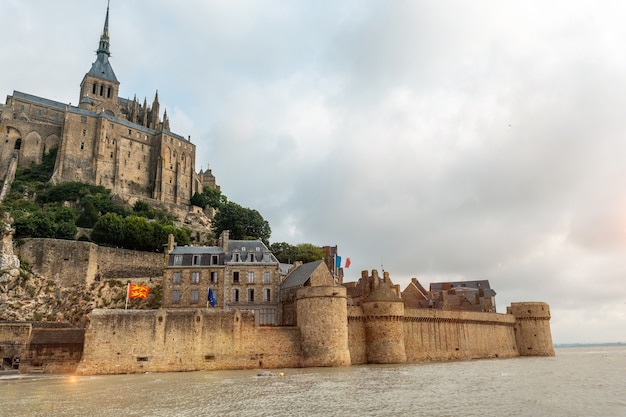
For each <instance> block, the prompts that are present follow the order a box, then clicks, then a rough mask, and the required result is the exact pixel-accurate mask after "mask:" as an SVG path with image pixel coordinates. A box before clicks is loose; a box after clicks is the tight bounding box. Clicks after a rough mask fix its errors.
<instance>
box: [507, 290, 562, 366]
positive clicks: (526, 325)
mask: <svg viewBox="0 0 626 417" xmlns="http://www.w3.org/2000/svg"><path fill="white" fill-rule="evenodd" d="M507 313H508V314H513V315H514V316H515V318H516V321H515V342H516V343H517V349H518V350H519V354H520V356H554V346H553V345H552V333H551V331H550V306H548V304H547V303H543V302H534V303H533V302H526V303H511V305H510V306H509V307H507Z"/></svg>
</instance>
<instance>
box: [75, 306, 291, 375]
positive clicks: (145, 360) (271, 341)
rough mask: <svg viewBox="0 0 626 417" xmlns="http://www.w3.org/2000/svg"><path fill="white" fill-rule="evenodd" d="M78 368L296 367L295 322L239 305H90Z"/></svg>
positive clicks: (99, 370) (129, 370)
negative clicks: (273, 321) (263, 323)
mask: <svg viewBox="0 0 626 417" xmlns="http://www.w3.org/2000/svg"><path fill="white" fill-rule="evenodd" d="M90 319H91V320H90V324H89V326H88V328H87V333H86V336H85V349H84V354H83V360H82V361H81V363H80V365H79V367H78V369H77V372H78V373H80V374H119V373H133V372H148V371H149V372H167V371H194V370H217V369H251V368H278V367H298V366H299V364H300V350H301V348H300V331H299V329H298V328H296V327H257V326H256V325H255V317H254V314H253V313H251V312H243V311H238V310H231V311H225V310H217V309H215V310H213V309H211V310H208V309H195V310H149V311H146V310H141V311H139V310H94V311H92V312H91V314H90Z"/></svg>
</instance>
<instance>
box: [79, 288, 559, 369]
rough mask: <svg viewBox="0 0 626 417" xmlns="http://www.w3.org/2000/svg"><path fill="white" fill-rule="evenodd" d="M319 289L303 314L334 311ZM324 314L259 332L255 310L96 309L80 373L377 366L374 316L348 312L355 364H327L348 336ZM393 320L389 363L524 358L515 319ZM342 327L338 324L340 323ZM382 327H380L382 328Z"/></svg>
mask: <svg viewBox="0 0 626 417" xmlns="http://www.w3.org/2000/svg"><path fill="white" fill-rule="evenodd" d="M315 288H316V289H317V290H318V291H317V292H314V293H312V294H304V293H303V294H301V295H300V296H299V298H300V299H301V300H307V301H306V303H305V304H306V305H305V304H302V305H301V306H300V307H299V308H304V307H307V306H308V307H309V308H311V309H312V310H315V308H316V307H324V306H326V307H328V303H329V302H331V300H330V299H332V297H326V295H328V294H325V293H323V291H322V290H324V288H325V287H321V288H320V287H315ZM338 299H342V298H341V297H338ZM299 301H300V300H299ZM317 302H319V305H317V304H316V303H317ZM519 304H520V306H518V307H517V308H522V307H523V308H524V309H525V311H527V310H528V309H529V308H528V306H527V305H526V304H524V303H519ZM544 308H545V307H544ZM530 309H531V311H533V310H532V308H530ZM326 310H328V311H327V313H328V314H327V317H326V318H325V319H324V320H321V317H322V316H324V315H323V314H322V315H321V316H318V315H317V313H315V311H312V314H311V317H313V320H311V321H310V322H307V323H306V325H305V326H304V327H303V328H299V327H293V326H283V327H259V326H258V325H257V324H256V323H255V317H254V314H253V313H252V312H243V311H239V310H222V309H177V310H164V309H161V310H150V311H145V310H141V311H139V310H94V311H93V312H92V313H91V314H90V324H89V327H88V328H87V330H86V336H85V348H84V354H83V359H82V361H81V363H80V365H79V367H78V373H81V374H117V373H133V372H167V371H192V370H218V369H253V368H294V367H302V366H344V365H350V364H351V365H359V364H366V363H371V361H370V360H369V358H368V349H369V348H370V347H371V346H374V347H375V348H376V349H379V350H380V349H383V348H384V344H381V343H380V339H383V338H387V336H388V335H387V334H386V333H385V332H384V331H383V333H381V334H374V333H373V332H372V328H369V329H368V328H367V326H366V324H367V321H368V320H369V318H368V316H367V315H365V314H364V313H363V310H362V309H361V307H349V308H348V310H347V313H346V316H347V321H345V320H344V321H343V323H344V326H345V327H346V330H345V332H347V339H348V348H349V358H347V359H344V356H343V355H342V354H341V349H339V354H340V355H339V359H341V360H339V361H335V359H336V358H334V357H333V358H331V360H326V359H328V358H329V357H330V356H329V355H330V354H331V352H330V351H329V350H328V349H326V348H331V350H333V349H334V350H337V349H335V348H337V347H338V346H339V344H338V343H337V341H339V342H340V341H341V339H342V337H343V336H341V337H340V336H337V335H338V334H339V333H341V332H340V329H338V328H336V327H337V326H334V327H332V326H331V327H332V329H333V330H332V332H331V333H330V334H328V333H326V332H325V329H326V327H325V325H326V324H328V323H330V322H332V321H333V318H335V316H336V314H337V312H338V311H339V309H336V310H335V309H333V308H330V310H329V309H328V308H327V309H326ZM342 311H345V310H342ZM302 313H304V311H302ZM316 318H317V319H316ZM318 319H319V320H318ZM316 320H317V321H318V322H319V323H320V325H319V326H318V327H319V328H315V325H314V321H316ZM376 320H377V321H384V320H383V318H382V317H376ZM395 321H398V322H400V325H401V327H402V338H403V343H404V347H405V359H402V360H400V362H389V363H402V362H407V363H415V362H423V361H442V360H457V359H481V358H509V357H517V356H520V352H519V347H518V345H517V342H516V334H515V333H516V332H515V330H514V329H515V326H516V325H517V324H518V319H517V318H516V316H514V315H513V314H498V313H480V312H460V311H441V310H431V309H406V310H405V312H404V316H403V317H399V316H394V325H396V323H395ZM341 322H342V320H338V323H341ZM378 327H380V328H381V329H382V327H383V326H378ZM375 328H376V327H375ZM548 329H549V327H548ZM381 331H382V330H381ZM324 334H328V338H327V339H326V340H327V343H326V345H324V343H323V340H324V338H323V335H324ZM344 340H345V339H344ZM546 340H548V339H546ZM401 342H402V341H401ZM547 343H551V339H550V340H549V341H548V342H546V341H543V342H542V341H540V340H539V338H536V340H534V345H533V347H534V351H539V353H540V354H541V352H543V350H546V349H547V348H546V344H547ZM398 345H402V343H399V344H398ZM381 346H383V347H382V348H381ZM541 349H543V350H541ZM548 353H549V352H548ZM383 354H384V352H377V354H376V356H377V357H378V358H380V357H381V355H383ZM552 354H553V352H552ZM331 356H332V355H331ZM392 356H393V357H396V356H397V355H392ZM313 357H315V358H317V359H320V358H321V359H320V360H321V362H320V361H318V362H315V360H314V359H315V358H313ZM324 360H326V362H323V361H324ZM377 363H378V362H377Z"/></svg>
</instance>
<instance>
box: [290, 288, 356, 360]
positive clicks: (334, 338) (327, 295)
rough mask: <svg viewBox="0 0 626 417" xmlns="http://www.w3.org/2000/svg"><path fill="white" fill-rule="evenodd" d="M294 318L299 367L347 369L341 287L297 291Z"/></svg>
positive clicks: (345, 313) (345, 315) (344, 304)
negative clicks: (299, 348) (343, 367)
mask: <svg viewBox="0 0 626 417" xmlns="http://www.w3.org/2000/svg"><path fill="white" fill-rule="evenodd" d="M296 317H297V321H298V323H297V324H298V327H299V328H300V336H301V343H302V347H301V357H300V366H302V367H309V366H350V364H351V362H350V350H349V348H348V307H347V297H346V289H345V287H342V286H315V287H302V288H300V289H298V291H297V293H296Z"/></svg>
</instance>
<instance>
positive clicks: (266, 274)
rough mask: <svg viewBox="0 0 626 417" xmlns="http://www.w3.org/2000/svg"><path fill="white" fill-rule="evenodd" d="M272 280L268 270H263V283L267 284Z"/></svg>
mask: <svg viewBox="0 0 626 417" xmlns="http://www.w3.org/2000/svg"><path fill="white" fill-rule="evenodd" d="M270 282H272V274H271V273H270V271H265V272H263V284H269V283H270Z"/></svg>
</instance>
